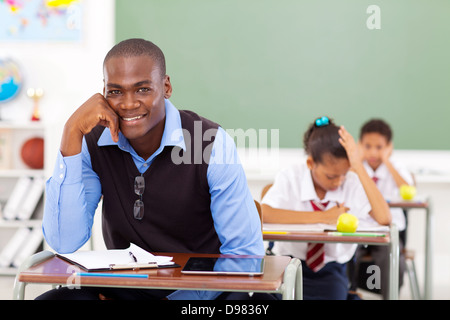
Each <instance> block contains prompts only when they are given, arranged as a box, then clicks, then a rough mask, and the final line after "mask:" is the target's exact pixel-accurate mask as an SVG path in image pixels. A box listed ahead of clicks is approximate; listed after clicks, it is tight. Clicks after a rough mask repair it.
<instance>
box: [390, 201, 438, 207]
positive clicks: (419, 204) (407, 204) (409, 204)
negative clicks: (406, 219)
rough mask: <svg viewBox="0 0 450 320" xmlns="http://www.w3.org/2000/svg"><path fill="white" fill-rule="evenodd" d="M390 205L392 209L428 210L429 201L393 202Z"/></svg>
mask: <svg viewBox="0 0 450 320" xmlns="http://www.w3.org/2000/svg"><path fill="white" fill-rule="evenodd" d="M388 205H389V207H391V208H404V209H428V207H429V201H428V199H425V200H424V201H414V200H412V201H407V200H403V201H400V200H393V201H388Z"/></svg>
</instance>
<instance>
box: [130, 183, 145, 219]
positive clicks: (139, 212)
mask: <svg viewBox="0 0 450 320" xmlns="http://www.w3.org/2000/svg"><path fill="white" fill-rule="evenodd" d="M144 190H145V179H144V177H143V176H137V177H136V178H134V193H136V194H137V195H138V196H139V199H137V200H136V201H135V202H134V209H133V214H134V218H135V219H137V220H142V218H143V217H144V201H142V195H143V194H144Z"/></svg>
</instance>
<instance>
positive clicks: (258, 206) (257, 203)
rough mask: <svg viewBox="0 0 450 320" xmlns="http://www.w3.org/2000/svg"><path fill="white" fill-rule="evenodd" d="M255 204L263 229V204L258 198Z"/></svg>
mask: <svg viewBox="0 0 450 320" xmlns="http://www.w3.org/2000/svg"><path fill="white" fill-rule="evenodd" d="M255 206H256V209H257V210H258V214H259V220H260V221H261V230H262V226H263V222H262V211H261V205H260V204H259V202H258V201H257V200H255Z"/></svg>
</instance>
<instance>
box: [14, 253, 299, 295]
mask: <svg viewBox="0 0 450 320" xmlns="http://www.w3.org/2000/svg"><path fill="white" fill-rule="evenodd" d="M156 254H161V255H165V256H172V257H173V261H175V263H177V264H179V265H180V266H181V267H179V268H161V269H145V270H138V271H131V270H127V271H114V273H126V274H130V273H133V274H134V273H137V274H148V278H110V277H93V276H88V277H83V276H78V278H77V279H74V278H75V277H76V276H74V275H73V273H72V272H73V271H74V268H73V266H72V265H71V264H70V263H68V262H66V261H64V260H62V259H60V258H58V257H56V256H54V254H53V253H51V252H49V251H43V252H40V253H37V254H35V255H34V256H32V257H30V258H29V259H28V260H27V261H26V262H25V263H24V264H23V265H22V266H21V267H20V269H19V272H18V273H17V276H16V281H15V285H14V299H17V300H19V299H20V300H22V299H24V294H25V286H26V284H28V283H41V284H53V285H80V286H110V287H123V288H144V289H169V290H183V289H184V290H212V291H244V292H267V293H281V294H282V295H283V299H294V298H301V289H302V288H301V263H300V260H298V259H291V258H290V257H281V256H280V257H273V256H266V257H265V270H264V275H262V276H254V277H250V276H205V275H185V274H182V273H181V269H182V267H183V266H184V265H185V263H186V262H187V260H188V259H189V257H233V258H234V257H244V256H231V255H211V254H183V253H156ZM299 268H300V270H298V269H299ZM298 275H300V277H298ZM296 283H297V284H296Z"/></svg>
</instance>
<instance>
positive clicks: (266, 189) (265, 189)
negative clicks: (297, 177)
mask: <svg viewBox="0 0 450 320" xmlns="http://www.w3.org/2000/svg"><path fill="white" fill-rule="evenodd" d="M272 186H273V183H269V184H267V185H265V186H264V188H263V189H262V191H261V200H262V199H263V198H264V196H265V195H266V193H267V191H269V189H270V188H271V187H272Z"/></svg>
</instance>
